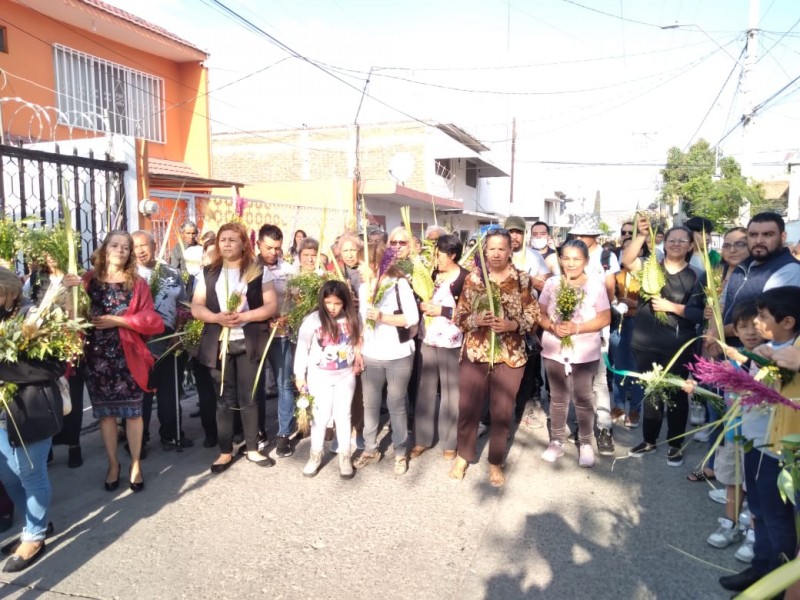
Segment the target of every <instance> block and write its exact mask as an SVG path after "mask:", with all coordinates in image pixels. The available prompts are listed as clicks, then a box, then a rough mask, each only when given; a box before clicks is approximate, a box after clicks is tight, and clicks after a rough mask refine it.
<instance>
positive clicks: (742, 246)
mask: <svg viewBox="0 0 800 600" xmlns="http://www.w3.org/2000/svg"><path fill="white" fill-rule="evenodd" d="M733 248H736V249H737V250H744V249H745V248H747V242H745V241H738V242H733V243H732V244H722V249H723V250H731V249H733Z"/></svg>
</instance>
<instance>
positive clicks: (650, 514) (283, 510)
mask: <svg viewBox="0 0 800 600" xmlns="http://www.w3.org/2000/svg"><path fill="white" fill-rule="evenodd" d="M271 404H272V406H271V407H270V408H271V411H272V412H273V414H274V410H275V408H274V401H273V402H272V403H271ZM194 405H195V398H194V397H190V398H188V399H186V400H184V406H183V408H184V414H187V413H188V412H189V411H190V410H193V409H194ZM539 418H540V420H539V424H543V423H544V421H543V419H542V417H541V414H539ZM185 425H186V429H187V432H188V434H189V436H190V437H192V438H193V439H194V440H195V442H196V444H197V445H196V446H195V447H194V448H191V449H188V450H186V451H184V452H182V453H176V452H174V451H172V452H164V451H162V450H161V449H160V448H159V447H158V444H157V443H155V444H154V443H152V442H151V444H150V446H151V448H150V456H149V457H148V458H147V459H146V460H145V461H144V463H143V466H144V476H145V481H146V488H145V490H144V491H143V492H142V493H140V494H133V493H132V492H130V491H129V490H128V487H127V483H128V482H127V478H126V475H127V469H128V465H129V464H130V461H129V460H127V456H126V455H125V453H124V450H122V448H120V456H121V457H122V464H123V478H122V482H121V486H120V489H119V490H118V491H117V492H115V493H108V492H106V491H105V490H104V489H103V481H104V477H105V469H106V463H105V458H104V451H103V448H102V442H101V440H100V436H99V434H98V433H97V432H90V433H87V434H86V435H85V436H84V437H83V455H84V459H85V463H84V466H83V467H81V468H80V469H67V467H66V448H65V447H56V448H55V454H56V459H55V461H54V463H53V464H52V465H51V471H50V473H51V479H52V481H53V506H52V511H51V515H52V520H53V522H54V524H55V527H56V533H55V535H54V536H53V537H52V538H51V539H50V540H48V553H47V555H46V556H45V557H44V558H43V559H42V560H41V561H40V562H39V563H37V564H36V565H34V566H33V567H31V568H30V569H28V570H27V571H25V572H23V573H21V574H18V575H17V576H12V575H8V574H0V582H2V584H3V585H2V587H0V598H48V599H51V598H63V597H64V596H71V597H77V598H104V599H105V598H120V599H140V598H159V599H160V598H165V599H167V598H169V599H171V598H256V597H259V598H270V599H271V598H275V599H278V598H331V599H339V598H342V599H344V598H348V599H350V598H357V599H360V598H363V599H365V600H366V599H373V598H382V599H386V600H390V599H395V598H398V599H400V598H423V599H428V598H430V599H439V598H457V599H461V598H464V599H473V598H474V599H478V598H480V599H513V598H577V597H589V598H598V599H599V598H616V599H627V598H637V599H638V598H659V599H665V598H675V599H686V598H693V599H695V598H728V597H729V596H730V594H728V593H724V590H722V588H720V587H719V585H718V584H717V578H718V577H719V576H720V575H721V574H724V573H725V572H726V571H725V570H724V569H730V570H731V571H734V570H735V571H738V570H740V569H742V568H744V567H745V565H742V564H740V563H737V562H736V561H735V560H734V559H733V552H734V551H735V547H731V548H730V549H728V550H716V549H714V548H712V547H710V546H709V545H708V544H707V543H706V542H705V539H706V537H707V536H708V534H709V533H711V531H713V530H714V529H715V528H716V526H717V522H716V519H717V517H719V516H722V510H723V507H721V506H720V505H717V504H713V503H712V502H711V501H710V500H709V499H708V497H707V491H708V490H709V489H710V488H709V486H708V484H705V483H690V482H687V481H686V474H687V473H688V472H689V471H690V470H691V468H692V466H693V465H694V464H695V463H696V462H699V460H700V459H701V457H702V455H703V454H704V452H705V450H704V449H705V445H702V446H701V445H700V444H696V443H694V442H691V443H689V446H688V448H687V452H686V463H685V465H684V466H683V467H682V468H670V467H668V466H667V465H666V455H665V450H661V451H659V452H658V454H654V455H649V456H646V457H644V458H641V459H627V458H626V459H621V460H617V461H616V464H615V465H614V466H613V469H612V460H611V459H609V458H602V457H598V464H597V466H595V468H594V469H589V470H587V469H581V468H579V467H578V465H577V452H576V449H575V448H574V447H572V446H571V445H569V446H570V447H569V448H568V449H567V455H566V456H565V457H563V458H562V459H560V460H559V461H558V462H557V463H555V464H549V463H545V462H543V461H542V460H541V459H540V458H539V455H540V454H541V452H542V451H543V450H544V448H545V444H546V431H545V429H544V428H543V427H539V428H536V429H532V428H523V429H520V430H518V431H517V433H516V436H515V440H514V444H513V446H512V448H511V451H510V453H509V456H508V461H507V475H508V481H507V484H506V486H505V488H503V489H502V490H496V489H494V488H492V487H491V486H489V484H488V473H487V468H486V452H485V449H483V452H482V457H481V462H480V463H479V464H478V465H473V466H471V467H470V468H469V470H468V471H467V475H466V478H465V480H464V481H463V482H460V483H458V482H453V481H451V480H450V479H449V478H448V477H447V472H448V470H449V467H450V463H448V462H446V461H444V460H443V458H442V455H441V452H439V451H438V450H436V449H434V450H431V451H429V452H426V453H425V454H423V455H422V456H421V457H420V458H419V459H417V460H413V461H411V462H410V466H409V471H408V473H407V474H406V475H404V476H396V475H394V474H393V472H392V467H393V460H392V459H391V456H387V457H386V458H384V460H383V461H381V462H380V463H378V464H377V465H371V466H369V467H367V468H366V469H364V470H363V471H361V472H359V473H357V475H356V477H355V478H354V479H353V480H351V481H344V480H341V479H340V478H339V473H338V465H337V462H336V461H335V460H332V458H333V457H332V455H330V454H328V455H327V456H326V463H325V465H324V466H323V468H322V471H321V472H320V474H319V475H318V476H317V477H316V478H313V479H308V478H304V477H303V476H302V473H301V471H302V467H303V465H304V464H305V461H306V460H307V458H308V448H309V446H308V444H309V442H308V440H302V441H300V442H299V444H298V447H297V451H296V453H295V455H294V456H292V457H291V458H286V459H278V464H277V466H276V467H274V468H271V469H264V468H261V467H258V466H256V465H254V464H250V463H248V462H247V461H246V460H239V461H238V462H237V464H235V465H234V466H233V467H232V468H231V469H230V470H228V471H227V472H226V473H224V474H222V475H217V476H212V475H211V474H210V473H209V470H208V467H209V465H210V464H211V462H212V461H213V460H214V458H215V457H216V456H217V450H216V449H210V450H208V449H204V448H202V446H201V445H200V441H201V440H202V432H201V431H200V429H199V422H198V420H197V419H188V418H187V419H186V423H185ZM156 430H157V425H156V423H153V424H152V426H151V431H156ZM615 433H616V442H617V454H618V455H620V456H622V455H624V453H625V450H627V448H629V447H631V446H633V445H635V444H636V443H638V442H639V441H640V439H641V429H637V430H632V431H627V430H624V429H621V428H620V429H619V430H618V431H616V432H615ZM156 438H157V435H156ZM485 440H486V438H482V440H481V443H482V444H483V443H485ZM384 443H388V439H386V440H384ZM19 527H21V525H19V521H17V522H16V523H15V527H14V528H13V530H12V532H9V535H8V537H7V539H10V538H11V536H12V535H15V533H14V532H17V531H18V528H19ZM689 555H693V556H694V557H696V558H692V557H690V556H689ZM702 561H708V563H713V565H719V567H716V566H711V565H709V564H706V563H704V562H702Z"/></svg>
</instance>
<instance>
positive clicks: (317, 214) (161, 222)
mask: <svg viewBox="0 0 800 600" xmlns="http://www.w3.org/2000/svg"><path fill="white" fill-rule="evenodd" d="M150 198H151V199H152V200H155V201H156V202H158V205H159V210H158V212H156V213H155V214H154V215H153V216H152V225H153V235H154V237H155V238H156V242H157V243H158V244H159V245H161V244H163V243H165V240H164V238H165V235H166V230H167V227H168V225H169V220H170V217H171V216H172V212H173V210H175V218H174V224H173V226H172V234H171V235H170V239H169V240H166V244H167V252H168V253H169V252H171V251H172V248H173V246H174V245H175V244H177V232H178V230H179V228H180V226H181V225H182V224H183V223H185V222H186V221H193V222H194V223H195V224H196V225H197V227H198V231H200V232H201V234H204V233H206V232H208V231H213V232H215V233H216V231H217V229H219V227H220V226H221V225H223V224H224V223H227V222H229V221H231V220H232V219H234V218H235V217H236V208H235V205H236V201H235V200H234V199H233V198H231V197H230V196H219V195H212V194H193V193H185V192H183V193H180V194H178V193H177V192H172V191H164V190H150ZM176 202H177V203H178V207H177V209H175V203H176ZM241 221H243V222H244V224H245V226H246V227H247V229H248V232H249V233H250V234H251V237H254V236H255V235H258V230H259V229H260V228H261V226H262V225H264V224H266V223H272V224H273V225H277V226H278V227H280V228H281V230H282V231H283V245H284V250H285V251H288V249H289V246H291V244H292V235H293V234H294V232H295V231H296V230H297V229H302V230H303V231H305V232H306V234H307V235H309V236H311V237H314V238H317V239H318V240H319V241H320V242H321V246H322V247H328V246H330V245H331V244H332V243H333V241H334V240H335V239H336V236H338V235H340V234H341V233H343V232H344V231H345V230H346V229H352V224H353V216H352V213H351V212H350V211H347V210H343V209H332V208H318V207H313V206H296V205H294V204H283V203H278V202H268V201H266V200H250V199H246V200H245V207H244V211H243V215H242V217H241ZM323 228H324V231H323ZM320 238H322V239H320Z"/></svg>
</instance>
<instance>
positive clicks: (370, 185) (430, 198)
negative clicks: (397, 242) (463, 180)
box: [361, 179, 464, 211]
mask: <svg viewBox="0 0 800 600" xmlns="http://www.w3.org/2000/svg"><path fill="white" fill-rule="evenodd" d="M361 193H362V194H363V195H364V197H365V198H366V200H367V201H369V200H370V199H375V200H386V201H388V202H394V203H395V204H400V205H403V206H405V205H408V206H410V207H412V208H428V209H429V208H431V205H432V204H435V206H436V209H437V210H439V209H447V208H453V209H459V211H460V210H463V207H464V203H463V202H462V201H461V200H456V199H453V198H442V197H440V196H434V195H433V194H428V193H426V192H420V191H418V190H413V189H411V188H407V187H405V186H402V185H400V184H398V183H396V182H394V181H391V180H375V179H371V180H367V181H365V182H364V183H363V185H362V186H361Z"/></svg>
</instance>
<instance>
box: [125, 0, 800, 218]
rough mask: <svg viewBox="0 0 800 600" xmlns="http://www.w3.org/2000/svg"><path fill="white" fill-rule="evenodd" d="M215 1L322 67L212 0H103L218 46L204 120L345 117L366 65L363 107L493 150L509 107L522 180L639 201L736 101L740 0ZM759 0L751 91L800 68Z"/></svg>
mask: <svg viewBox="0 0 800 600" xmlns="http://www.w3.org/2000/svg"><path fill="white" fill-rule="evenodd" d="M222 2H223V3H224V4H225V5H226V6H228V7H230V8H231V9H233V10H234V11H236V12H238V13H240V14H241V15H243V16H244V17H245V18H247V19H249V20H250V21H251V22H252V23H253V24H255V25H256V26H258V27H260V28H262V29H263V30H264V31H265V32H267V33H268V34H269V35H271V36H273V37H274V38H275V39H277V40H279V41H280V42H282V43H283V44H285V45H286V46H288V47H290V48H291V49H292V50H293V51H295V52H297V53H298V54H300V55H302V56H303V57H306V58H309V59H310V60H312V61H314V62H315V63H317V64H318V65H319V64H320V63H322V65H321V66H322V68H319V67H315V66H312V65H311V64H309V63H308V62H306V61H304V60H302V59H300V58H296V57H289V58H287V57H288V56H289V54H288V53H287V51H286V50H284V49H281V48H279V47H277V46H276V44H274V43H273V42H271V41H270V40H268V39H267V38H266V37H264V36H262V35H259V34H256V33H253V32H251V31H248V30H247V29H246V27H244V26H243V25H242V24H240V23H236V22H235V21H233V20H231V19H229V18H228V17H226V16H225V15H224V14H223V11H221V10H220V8H219V7H218V6H217V5H215V3H214V1H213V0H136V1H135V2H134V1H123V0H114V1H113V3H114V4H116V5H118V6H121V7H122V8H125V9H126V10H129V11H131V12H133V13H135V14H137V15H139V16H142V17H143V18H146V19H148V20H151V21H153V22H156V23H158V24H160V25H162V26H164V27H166V28H167V29H169V30H171V31H173V32H174V33H177V34H179V35H182V36H184V37H185V38H187V39H188V40H190V41H192V42H193V43H195V44H196V45H198V46H200V47H203V48H205V49H207V50H208V51H209V52H210V53H211V59H210V60H209V62H208V66H209V68H210V82H211V85H210V87H211V89H212V90H215V89H217V88H220V87H222V86H227V87H225V88H224V89H220V90H219V91H218V92H216V91H212V94H211V98H212V104H211V110H212V118H213V119H214V121H213V122H212V130H213V131H236V130H247V131H252V130H274V129H281V128H292V127H298V126H301V125H302V124H307V125H309V126H316V125H325V124H342V123H352V122H353V120H354V118H355V115H356V110H357V108H358V105H359V101H360V98H361V90H362V89H363V88H364V85H365V80H366V77H367V74H368V73H369V71H370V69H372V75H371V77H370V83H369V86H368V93H369V95H370V97H368V98H366V99H365V101H364V104H363V106H362V108H361V112H360V113H359V121H360V122H362V123H367V122H379V121H390V120H403V119H407V118H408V116H412V117H415V118H419V119H432V120H436V121H443V122H453V123H456V124H458V125H460V126H461V127H463V128H465V129H467V130H468V131H470V132H472V133H473V134H475V135H476V136H478V137H480V138H481V139H484V140H486V141H488V142H489V143H490V145H492V147H493V148H494V149H495V150H496V154H497V159H498V160H499V161H500V162H502V161H503V158H504V153H506V152H507V150H508V140H509V138H510V129H511V125H510V124H511V119H512V117H515V118H516V119H517V135H518V138H517V158H518V161H519V162H518V164H517V169H518V171H517V172H518V174H519V180H518V182H517V193H518V196H517V197H519V194H521V195H523V196H524V195H526V194H529V195H531V197H538V196H541V195H550V194H552V192H553V190H556V189H558V190H562V191H564V192H566V193H567V194H568V195H570V196H573V197H576V198H579V197H586V198H587V199H589V200H590V201H591V200H593V199H594V195H595V191H596V190H598V189H599V190H600V191H601V195H602V198H603V203H604V208H605V209H613V208H616V209H618V210H620V211H625V210H628V209H629V208H631V207H632V206H633V205H635V203H636V202H637V201H640V202H642V203H644V204H647V203H649V202H650V201H651V200H652V199H653V197H654V196H655V195H656V194H657V189H656V187H655V183H656V181H657V179H658V166H657V163H659V162H663V160H664V158H665V156H666V152H667V149H668V148H669V147H670V146H678V147H680V148H685V147H687V146H688V145H689V144H690V143H692V142H693V141H695V140H696V139H697V138H699V137H703V138H705V139H707V140H709V141H711V142H712V144H713V143H716V142H718V141H719V140H720V138H722V137H723V135H724V134H725V133H727V132H728V131H729V130H730V129H732V128H734V127H735V125H736V123H737V122H738V120H739V117H740V116H741V114H742V112H743V110H744V104H743V102H744V101H745V94H743V89H742V87H741V85H740V80H739V74H740V71H741V68H740V65H737V62H736V59H737V58H738V57H739V55H740V52H741V50H742V48H743V47H744V45H745V31H746V29H747V24H748V9H749V7H750V4H751V3H750V2H748V1H746V0H693V1H690V0H681V1H676V0H658V1H655V0H636V1H633V0H582V1H580V2H571V1H568V0H536V1H532V0H531V1H523V0H510V1H508V2H507V1H505V0H459V1H455V0H433V1H431V0H428V1H421V0H406V1H404V2H385V1H383V0H372V1H366V0H361V1H354V0H297V1H294V2H291V1H290V0H270V1H269V2H262V1H258V0H222ZM758 4H759V7H758V8H759V10H758V15H759V20H758V28H759V30H760V31H759V45H758V46H759V47H758V54H759V56H761V59H760V60H759V61H758V62H757V63H756V65H755V70H754V75H753V76H752V77H751V78H750V79H749V81H750V82H751V85H752V92H750V98H751V102H752V104H754V105H756V104H758V103H760V102H762V101H763V100H765V99H767V98H769V97H770V96H771V95H772V94H773V93H774V92H777V91H778V90H779V89H780V88H781V87H783V86H784V85H786V84H787V83H789V82H790V81H791V80H792V79H793V78H795V77H797V76H798V75H800V3H798V2H797V1H796V0H761V1H760V3H758ZM602 13H607V14H602ZM676 23H677V24H682V25H683V26H682V27H680V28H677V29H671V30H663V29H661V28H660V27H659V26H663V25H670V24H676ZM787 32H788V33H787ZM742 60H743V59H742ZM258 70H261V72H259V73H258V74H255V75H252V76H250V77H248V78H246V79H244V80H242V81H239V82H237V83H233V82H235V81H236V80H238V79H240V78H243V77H245V76H247V75H248V74H252V73H254V72H255V71H258ZM334 76H335V77H334ZM728 77H729V79H728V81H727V83H725V81H726V78H728ZM347 84H349V85H347ZM798 90H800V82H798V83H796V84H794V86H793V87H790V88H789V89H788V90H787V91H786V92H784V93H783V94H782V95H780V96H779V97H777V98H776V99H775V100H774V101H772V102H771V103H770V104H768V105H767V106H766V107H765V109H764V111H763V112H762V113H760V114H759V115H758V116H757V118H756V121H755V125H754V127H752V128H750V131H749V132H748V138H747V147H748V148H749V149H750V152H751V154H750V156H751V157H752V162H753V163H754V165H755V166H754V169H753V174H754V175H757V176H768V175H780V173H782V172H783V171H785V168H784V167H782V166H781V165H780V164H779V163H780V162H781V161H782V159H783V158H784V156H785V155H786V153H787V152H788V151H790V150H794V149H797V147H798V146H799V145H800V143H799V142H798V131H800V110H798V107H799V104H798V103H800V93H797V92H798ZM387 105H388V106H387ZM395 109H397V110H395ZM403 113H404V114H403ZM266 137H269V136H266ZM742 144H743V140H742V135H741V128H740V129H738V130H735V131H734V132H733V133H732V134H730V135H729V136H728V137H727V138H726V139H725V141H724V142H723V143H722V144H721V148H722V150H723V152H724V153H725V154H726V155H732V156H735V157H737V158H739V159H740V160H741V159H742V158H746V157H742V154H741V153H742V147H743V146H742ZM554 163H555V164H554ZM564 163H588V164H564ZM595 163H606V164H600V165H595ZM628 163H634V164H635V165H637V166H633V165H629V164H628ZM638 165H645V166H638ZM647 165H652V166H647Z"/></svg>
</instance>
